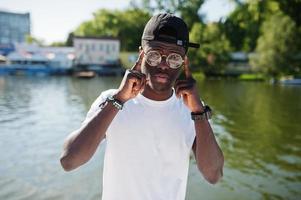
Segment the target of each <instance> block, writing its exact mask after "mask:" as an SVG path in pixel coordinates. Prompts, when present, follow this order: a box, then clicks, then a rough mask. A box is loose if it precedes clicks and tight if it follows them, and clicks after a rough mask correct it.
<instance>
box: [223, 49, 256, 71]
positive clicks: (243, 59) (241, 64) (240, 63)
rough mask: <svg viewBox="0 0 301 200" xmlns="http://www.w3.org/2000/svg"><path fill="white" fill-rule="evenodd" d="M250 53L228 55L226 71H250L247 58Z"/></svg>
mask: <svg viewBox="0 0 301 200" xmlns="http://www.w3.org/2000/svg"><path fill="white" fill-rule="evenodd" d="M250 55H251V54H250V53H245V52H232V53H230V61H229V63H228V69H233V70H241V71H248V70H250V68H251V67H250V65H249V57H250Z"/></svg>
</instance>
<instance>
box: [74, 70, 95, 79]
mask: <svg viewBox="0 0 301 200" xmlns="http://www.w3.org/2000/svg"><path fill="white" fill-rule="evenodd" d="M74 76H75V77H76V78H83V79H90V78H94V77H95V76H96V73H95V72H94V71H78V72H75V73H74Z"/></svg>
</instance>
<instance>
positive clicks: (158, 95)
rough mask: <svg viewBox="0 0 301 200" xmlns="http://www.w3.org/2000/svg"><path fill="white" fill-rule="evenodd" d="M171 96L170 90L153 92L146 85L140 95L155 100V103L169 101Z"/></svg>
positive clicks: (171, 91)
mask: <svg viewBox="0 0 301 200" xmlns="http://www.w3.org/2000/svg"><path fill="white" fill-rule="evenodd" d="M172 94H173V90H172V88H170V90H166V91H155V90H153V89H152V88H151V87H149V85H146V86H145V88H144V90H143V92H142V95H143V96H145V97H146V98H148V99H151V100H155V101H164V100H167V99H169V98H170V97H171V96H172Z"/></svg>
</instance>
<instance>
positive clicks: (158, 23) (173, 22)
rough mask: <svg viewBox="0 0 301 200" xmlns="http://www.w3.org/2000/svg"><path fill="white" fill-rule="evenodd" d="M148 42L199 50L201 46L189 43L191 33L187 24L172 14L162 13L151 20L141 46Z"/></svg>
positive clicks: (145, 30)
mask: <svg viewBox="0 0 301 200" xmlns="http://www.w3.org/2000/svg"><path fill="white" fill-rule="evenodd" d="M146 41H161V42H168V43H173V44H176V45H178V46H182V47H184V48H185V50H186V52H187V50H188V47H193V48H199V47H200V45H199V44H196V43H190V42H189V31H188V28H187V25H186V23H185V22H184V21H183V20H182V19H181V18H179V17H176V16H174V15H173V14H170V13H161V14H157V15H154V16H153V17H151V18H150V20H149V21H148V22H147V24H146V25H145V27H144V31H143V35H142V38H141V44H142V46H144V44H145V42H146Z"/></svg>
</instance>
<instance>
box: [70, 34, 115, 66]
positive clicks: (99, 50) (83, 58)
mask: <svg viewBox="0 0 301 200" xmlns="http://www.w3.org/2000/svg"><path fill="white" fill-rule="evenodd" d="M73 46H74V50H75V64H76V65H88V66H93V65H94V66H102V65H108V64H109V65H110V64H118V63H119V52H120V41H119V39H117V38H113V37H79V36H75V37H74V38H73Z"/></svg>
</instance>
